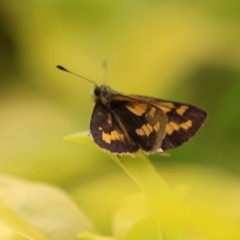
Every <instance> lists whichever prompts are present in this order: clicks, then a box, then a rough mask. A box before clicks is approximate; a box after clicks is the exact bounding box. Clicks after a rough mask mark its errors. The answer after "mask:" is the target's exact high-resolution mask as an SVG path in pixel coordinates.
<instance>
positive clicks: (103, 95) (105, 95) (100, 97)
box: [93, 85, 116, 105]
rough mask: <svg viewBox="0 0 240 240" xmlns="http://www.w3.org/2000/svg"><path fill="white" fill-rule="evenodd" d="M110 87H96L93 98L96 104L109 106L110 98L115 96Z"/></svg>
mask: <svg viewBox="0 0 240 240" xmlns="http://www.w3.org/2000/svg"><path fill="white" fill-rule="evenodd" d="M115 93H116V92H115V91H113V90H112V89H111V88H110V87H108V86H106V85H100V86H96V87H95V89H94V90H93V98H94V100H95V102H96V103H97V102H101V103H102V104H103V105H107V104H108V102H109V97H110V96H112V95H113V94H115Z"/></svg>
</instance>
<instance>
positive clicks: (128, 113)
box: [110, 94, 167, 154]
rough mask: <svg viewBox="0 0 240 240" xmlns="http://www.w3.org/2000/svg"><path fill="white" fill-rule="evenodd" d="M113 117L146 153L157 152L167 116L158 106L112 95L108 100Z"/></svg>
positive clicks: (163, 134)
mask: <svg viewBox="0 0 240 240" xmlns="http://www.w3.org/2000/svg"><path fill="white" fill-rule="evenodd" d="M110 109H111V111H112V113H113V114H112V115H113V118H114V117H115V118H116V122H117V121H118V122H119V125H120V126H121V127H122V128H124V130H125V131H126V132H127V134H128V135H129V136H130V138H131V139H132V141H133V142H135V143H136V144H137V145H138V146H139V147H140V148H141V149H143V150H144V151H145V152H146V153H149V154H151V153H154V152H159V151H162V150H161V148H160V147H161V144H162V140H163V138H164V136H165V131H166V125H167V117H166V114H165V113H164V112H163V111H162V110H161V109H159V108H157V107H155V106H153V105H152V104H149V103H147V102H145V101H142V100H137V99H133V98H131V97H128V96H124V95H117V94H115V95H113V96H112V97H111V100H110Z"/></svg>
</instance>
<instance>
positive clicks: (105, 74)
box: [102, 60, 107, 85]
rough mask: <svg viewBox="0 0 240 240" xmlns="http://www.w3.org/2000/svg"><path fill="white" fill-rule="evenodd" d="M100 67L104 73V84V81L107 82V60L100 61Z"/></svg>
mask: <svg viewBox="0 0 240 240" xmlns="http://www.w3.org/2000/svg"><path fill="white" fill-rule="evenodd" d="M102 67H103V73H104V76H103V80H104V81H103V83H104V85H106V82H107V61H106V60H105V61H103V62H102Z"/></svg>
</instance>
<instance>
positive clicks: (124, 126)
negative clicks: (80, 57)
mask: <svg viewBox="0 0 240 240" xmlns="http://www.w3.org/2000/svg"><path fill="white" fill-rule="evenodd" d="M57 68H59V69H60V70H63V71H67V72H70V71H68V70H67V69H65V68H64V67H62V66H57ZM70 73H72V72H70ZM73 74H74V75H77V74H75V73H73ZM77 76H80V75H77ZM80 77H82V76H80ZM82 78H84V79H85V80H87V81H90V82H93V81H92V80H90V79H87V78H85V77H82ZM93 83H94V84H95V89H94V91H93V98H94V101H95V106H94V109H93V112H92V116H91V120H90V132H91V136H92V138H93V140H94V142H95V143H96V144H97V145H98V146H99V147H100V148H102V149H104V150H106V151H108V152H110V153H113V154H117V155H126V154H129V155H134V154H135V153H137V152H138V151H139V150H140V149H141V150H143V151H144V152H145V153H146V154H154V153H161V152H164V151H166V150H168V149H172V148H175V147H178V146H180V145H182V144H183V143H185V142H186V141H188V140H189V139H190V138H191V137H193V136H194V135H195V133H196V132H197V131H198V130H199V129H200V127H201V126H202V125H203V123H204V122H205V120H206V118H207V113H206V112H205V111H204V110H203V109H201V108H199V107H196V106H193V105H190V104H185V103H179V102H174V101H167V100H162V99H158V98H152V97H147V96H141V95H124V94H122V93H119V92H117V91H114V90H113V89H111V88H110V87H108V86H106V85H100V86H98V85H97V84H96V83H95V82H93Z"/></svg>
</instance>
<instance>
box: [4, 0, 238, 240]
mask: <svg viewBox="0 0 240 240" xmlns="http://www.w3.org/2000/svg"><path fill="white" fill-rule="evenodd" d="M104 60H107V63H108V68H107V74H106V72H105V70H104V69H102V67H101V63H102V62H103V61H104ZM58 64H61V65H63V66H65V67H66V68H68V69H70V70H72V71H74V72H76V73H78V74H81V75H83V76H86V77H87V78H90V79H92V80H94V81H96V82H97V83H98V84H101V83H103V82H104V81H107V84H109V85H111V87H112V88H113V89H115V90H118V91H120V92H124V93H136V94H142V95H147V96H154V97H159V98H165V99H172V100H175V101H180V102H187V103H190V104H193V105H197V106H200V107H202V108H204V109H205V110H206V111H207V112H208V113H209V118H208V120H207V122H206V124H205V126H204V127H203V129H201V130H200V132H199V133H198V134H197V135H196V137H194V138H193V139H192V140H191V141H190V142H188V143H186V144H185V145H183V146H182V147H180V148H178V149H175V150H172V151H170V156H169V157H162V156H158V155H154V156H150V157H149V158H150V160H151V162H152V164H153V165H154V167H156V168H157V169H158V171H159V173H160V174H161V176H162V178H163V179H164V180H165V182H166V183H167V185H169V187H168V188H169V189H170V191H171V192H174V195H173V196H172V198H171V199H173V200H175V201H166V199H165V200H164V199H161V201H160V200H159V207H160V208H158V207H157V208H154V209H155V210H156V209H157V210H156V211H157V213H156V215H157V219H158V220H159V221H160V226H161V227H160V228H158V225H156V219H155V218H154V217H153V215H152V209H149V206H148V207H147V206H146V205H147V204H149V203H148V202H147V203H146V201H145V200H144V199H143V198H142V197H139V192H140V191H141V190H144V189H146V188H150V189H151V188H152V187H153V186H152V185H154V184H153V182H154V181H153V180H152V181H148V178H149V177H150V175H152V173H153V172H148V173H145V174H146V175H144V174H143V173H142V174H143V176H145V177H146V179H145V180H146V181H141V184H140V185H139V186H140V188H139V186H138V185H136V182H139V180H140V179H141V176H142V174H139V173H140V172H138V171H137V172H135V174H137V175H135V174H133V175H131V174H130V175H128V174H126V173H129V172H128V170H129V169H128V168H123V169H121V168H120V167H119V165H117V164H116V163H115V162H114V161H112V160H111V159H110V158H108V157H107V156H108V155H106V154H104V153H102V152H101V150H100V149H98V148H97V147H95V146H94V147H93V146H89V144H86V143H88V140H86V141H85V138H82V142H83V143H82V144H77V143H71V142H66V141H63V137H64V136H67V135H70V134H71V133H74V132H78V131H83V130H88V128H89V120H90V116H91V111H92V109H93V101H92V99H91V96H90V95H89V92H90V90H91V89H92V88H93V87H94V86H93V85H91V84H90V83H88V82H86V81H84V80H82V79H80V78H76V77H74V76H72V75H70V74H65V73H63V72H60V71H58V70H57V69H56V68H55V66H56V65H58ZM105 75H107V78H106V76H105ZM239 95H240V4H239V1H237V0H231V1H226V0H221V1H218V2H217V3H216V1H212V0H210V1H192V2H187V1H171V2H164V1H157V0H148V1H147V0H144V1H143V0H140V1H139V0H138V1H136V0H131V1H110V0H108V1H99V0H93V1H77V0H71V1H53V0H49V1H40V0H37V1H29V0H26V1H13V0H2V1H1V2H0V116H1V117H0V165H1V172H0V173H1V174H7V175H8V176H9V181H10V182H11V183H12V184H13V186H15V187H16V186H18V184H20V183H21V180H19V181H20V182H18V180H11V177H13V179H14V177H18V178H24V179H27V180H30V181H38V182H42V183H44V184H54V185H56V186H58V187H60V188H62V189H63V190H64V191H66V192H67V194H69V196H70V198H71V197H72V198H73V201H75V202H76V204H77V205H78V207H79V209H78V210H79V211H80V212H84V213H85V215H86V216H87V218H88V220H87V221H89V222H92V223H91V225H94V227H95V228H96V229H97V230H96V232H95V233H93V232H81V231H87V230H89V229H83V228H81V226H83V225H84V224H85V223H86V222H85V220H81V221H82V222H81V221H79V222H80V223H79V226H80V230H79V234H80V235H79V236H82V237H85V238H89V239H101V238H104V239H105V238H106V237H105V236H109V238H117V239H134V236H137V239H140V238H139V237H140V236H142V237H143V239H144V237H146V236H148V239H154V238H155V237H156V235H155V234H157V236H158V237H159V236H162V239H187V240H188V239H239V235H238V234H239V232H237V231H235V230H236V229H237V228H238V227H239V226H238V225H239V219H240V215H239V207H240V205H239V194H238V192H239V176H240V161H239V160H240V159H239V156H240V137H239V136H240V126H239V119H240V110H239V102H240V96H239ZM126 159H128V158H126ZM140 159H142V157H141V156H140V157H137V158H135V159H134V161H135V164H136V168H137V166H138V164H140V163H139V162H140ZM133 166H135V165H133ZM148 166H150V165H148ZM123 170H125V171H126V172H124V171H123ZM138 170H139V169H138ZM218 171H219V172H218ZM138 174H139V175H138ZM129 176H131V177H132V178H133V179H131V177H129ZM139 177H140V179H139ZM134 180H135V181H134ZM142 180H143V179H142ZM7 182H8V181H7ZM142 184H144V186H145V187H144V189H143V185H142ZM11 186H12V185H11ZM4 188H6V189H8V191H10V190H11V191H13V192H14V193H15V195H9V193H6V192H4V191H3V190H4ZM6 189H5V190H6ZM14 189H15V188H11V187H10V185H9V184H1V186H0V192H1V196H0V199H1V206H2V207H1V210H0V213H1V216H3V217H4V216H6V218H5V220H6V219H8V220H9V219H10V220H11V221H10V220H9V221H10V222H8V224H7V225H6V221H5V222H4V221H3V218H2V219H1V223H3V224H2V225H0V226H1V231H0V239H1V237H2V236H4V239H7V240H10V239H11V240H12V239H30V237H29V236H30V235H27V234H23V233H24V232H21V231H23V230H20V227H21V226H23V225H21V224H22V223H23V222H24V224H27V225H28V227H30V228H31V229H35V230H33V231H38V232H39V227H40V226H46V225H47V223H48V224H49V229H52V228H51V227H50V226H52V224H53V223H52V221H53V220H51V221H50V220H49V218H48V216H47V215H46V216H43V217H42V218H41V220H42V221H44V220H43V219H45V221H46V222H45V223H44V224H42V225H41V224H40V225H34V224H33V223H32V222H31V221H28V220H26V219H21V216H20V215H19V211H18V209H21V211H23V212H24V209H26V207H28V206H31V204H34V201H35V200H36V199H37V198H39V199H41V197H42V198H43V199H42V201H43V202H44V201H46V202H48V198H49V197H48V196H42V195H41V194H39V189H38V188H37V187H36V188H35V189H34V187H33V188H31V189H29V190H26V188H23V191H22V193H23V194H24V195H25V199H24V201H23V203H24V204H23V205H21V206H20V207H18V208H16V205H14V204H12V205H11V204H9V202H12V200H11V196H14V198H15V201H14V202H18V201H17V200H18V198H20V195H18V194H19V193H17V192H16V190H14ZM153 189H154V188H153ZM3 192H4V194H6V196H8V200H7V201H6V202H7V204H6V202H5V200H4V199H5V197H4V196H5V195H2V194H3ZM133 194H137V196H136V197H133ZM144 194H145V197H146V192H144ZM34 195H35V196H36V199H35V200H33V196H34ZM51 198H53V199H55V198H56V199H59V197H58V196H56V195H54V196H52V195H51ZM126 199H131V200H126ZM69 201H71V200H70V199H69ZM50 202H51V201H50ZM160 202H161V204H160ZM50 206H51V205H49V206H48V207H50ZM35 207H36V209H39V205H37V204H36V205H35ZM61 207H62V205H59V208H61ZM155 207H156V206H155ZM62 208H63V209H65V207H62ZM150 208H151V207H150ZM36 209H35V210H36ZM80 209H81V210H80ZM65 210H66V209H65ZM65 210H64V211H65ZM149 212H150V213H149ZM153 212H154V211H153ZM148 213H149V214H148ZM52 214H55V210H53V212H52ZM56 216H58V215H57V214H56ZM87 218H86V219H87ZM17 219H18V220H19V221H20V220H22V221H23V222H22V221H20V222H18V223H19V224H18V223H17ZM63 222H64V221H62V219H61V217H59V234H60V233H61V228H62V225H63ZM10 223H11V224H10ZM74 224H75V223H74ZM4 225H5V226H4ZM6 226H7V227H6ZM14 226H15V227H14ZM16 226H18V228H16ZM24 226H26V225H24ZM84 226H85V225H84ZM159 229H161V234H159V232H158V231H159ZM12 230H15V231H16V232H17V233H18V234H15V233H13V232H12ZM25 230H26V229H24V231H25ZM171 230H172V231H171ZM218 231H219V232H218ZM40 232H41V231H40ZM149 232H151V234H150V233H149ZM19 233H21V234H20V235H21V237H18V236H20V235H19ZM42 233H45V231H43V232H42ZM1 234H2V236H1ZM3 234H5V235H3ZM145 234H146V235H145ZM171 234H172V235H171ZM34 236H37V235H34ZM46 236H47V237H48V236H49V235H46ZM31 237H32V238H33V235H32V236H31ZM197 237H198V238H197ZM211 237H212V238H211ZM33 239H34V238H33ZM35 239H41V238H40V237H39V238H35ZM47 239H54V238H47ZM145 239H146V238H145ZM159 239H161V238H159Z"/></svg>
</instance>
